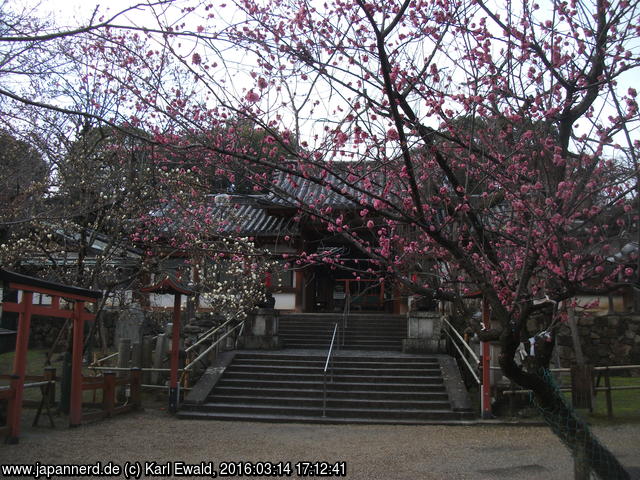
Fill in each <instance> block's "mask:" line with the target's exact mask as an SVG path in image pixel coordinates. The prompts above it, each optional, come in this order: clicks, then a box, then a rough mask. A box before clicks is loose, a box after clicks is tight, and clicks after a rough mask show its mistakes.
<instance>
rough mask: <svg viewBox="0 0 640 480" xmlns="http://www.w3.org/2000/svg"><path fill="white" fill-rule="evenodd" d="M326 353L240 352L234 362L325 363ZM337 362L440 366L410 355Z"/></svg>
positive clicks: (349, 357) (346, 358)
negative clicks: (282, 361) (290, 361)
mask: <svg viewBox="0 0 640 480" xmlns="http://www.w3.org/2000/svg"><path fill="white" fill-rule="evenodd" d="M326 358H327V357H326V351H323V352H318V353H317V354H316V355H314V354H313V353H310V352H302V353H297V352H296V353H270V352H265V353H262V352H260V353H256V352H251V353H248V352H239V353H237V354H236V355H235V357H234V359H233V361H234V362H236V361H238V360H269V361H271V360H285V361H289V360H292V361H320V362H323V361H325V360H326ZM334 359H335V361H337V362H346V363H369V362H376V363H379V362H383V363H385V364H391V363H401V364H404V363H418V364H423V363H425V362H426V363H430V364H436V365H437V364H438V359H437V358H436V357H430V356H418V355H414V356H410V355H395V356H394V355H393V354H390V355H387V354H386V352H385V355H380V354H372V355H366V356H365V355H363V356H353V355H346V354H343V352H337V353H336V355H335V357H334Z"/></svg>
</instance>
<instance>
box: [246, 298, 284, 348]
mask: <svg viewBox="0 0 640 480" xmlns="http://www.w3.org/2000/svg"><path fill="white" fill-rule="evenodd" d="M246 322H247V325H246V326H245V331H244V335H243V336H242V338H241V339H240V344H241V345H242V348H245V349H255V350H275V349H278V348H280V342H279V340H278V311H277V310H275V309H273V308H259V309H258V310H257V312H256V313H255V314H254V315H252V316H251V317H249V318H248V319H247V320H246Z"/></svg>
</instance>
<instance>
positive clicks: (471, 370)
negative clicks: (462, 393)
mask: <svg viewBox="0 0 640 480" xmlns="http://www.w3.org/2000/svg"><path fill="white" fill-rule="evenodd" d="M442 320H443V321H444V323H445V324H446V325H447V326H448V327H449V328H445V329H444V330H443V331H444V333H445V334H446V335H447V336H448V337H449V338H450V339H451V344H452V345H453V346H454V347H455V349H456V350H457V351H458V354H459V357H460V359H461V360H462V362H463V363H464V365H465V366H466V367H467V370H469V372H471V375H472V376H473V379H474V380H475V381H476V383H477V384H478V385H480V384H481V383H482V381H481V380H480V377H479V376H478V374H477V373H476V371H475V369H474V368H473V366H472V365H471V364H470V363H469V360H467V357H466V355H465V352H463V351H462V349H461V348H460V347H459V346H458V343H457V342H456V339H457V340H459V341H460V343H461V344H462V345H463V346H464V347H465V348H466V349H467V350H466V351H467V352H468V353H469V354H471V357H472V358H473V359H474V360H475V362H476V365H478V364H479V363H480V359H479V358H478V356H477V355H476V353H475V352H474V351H473V350H471V347H469V345H467V342H465V341H464V339H463V338H462V336H461V335H460V334H459V333H458V331H457V330H456V329H455V327H454V326H453V325H451V323H450V322H449V320H447V319H446V318H445V317H442ZM449 330H452V331H453V333H454V334H455V335H456V337H455V338H454V337H453V335H451V333H450V332H449Z"/></svg>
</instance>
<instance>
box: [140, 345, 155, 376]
mask: <svg viewBox="0 0 640 480" xmlns="http://www.w3.org/2000/svg"><path fill="white" fill-rule="evenodd" d="M152 357H153V345H152V344H151V337H149V336H145V337H142V360H141V364H140V368H150V367H151V365H153V361H152ZM150 381H151V374H150V373H149V372H143V373H142V383H145V384H146V383H149V382H150Z"/></svg>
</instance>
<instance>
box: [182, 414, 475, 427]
mask: <svg viewBox="0 0 640 480" xmlns="http://www.w3.org/2000/svg"><path fill="white" fill-rule="evenodd" d="M178 417H180V418H183V419H194V420H203V419H207V420H219V421H220V420H229V421H245V422H270V423H309V424H311V423H319V424H349V425H357V424H362V425H461V426H464V425H472V424H474V423H475V422H474V421H473V416H472V415H469V414H462V413H461V414H457V416H456V418H454V419H446V418H443V417H442V416H437V418H433V419H428V420H423V419H415V418H412V419H400V418H381V417H378V418H357V417H329V416H327V417H322V416H320V417H318V416H304V415H292V414H289V413H287V414H273V413H271V414H247V413H244V412H243V413H241V414H238V413H236V412H232V413H227V412H215V413H214V412H211V411H206V412H202V411H193V410H182V411H180V412H179V413H178Z"/></svg>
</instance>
